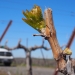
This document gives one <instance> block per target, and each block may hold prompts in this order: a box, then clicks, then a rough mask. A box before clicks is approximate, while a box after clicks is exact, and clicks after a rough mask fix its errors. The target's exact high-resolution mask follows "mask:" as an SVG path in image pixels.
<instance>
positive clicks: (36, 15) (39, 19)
mask: <svg viewBox="0 0 75 75" xmlns="http://www.w3.org/2000/svg"><path fill="white" fill-rule="evenodd" d="M23 15H24V16H25V18H22V20H23V21H24V22H26V23H27V24H28V25H30V26H31V27H33V28H34V29H36V30H37V31H39V32H42V31H41V30H42V28H45V21H44V18H43V15H42V11H41V8H40V7H39V6H37V5H34V7H33V8H32V9H31V10H30V11H28V10H26V11H25V12H24V11H23Z"/></svg>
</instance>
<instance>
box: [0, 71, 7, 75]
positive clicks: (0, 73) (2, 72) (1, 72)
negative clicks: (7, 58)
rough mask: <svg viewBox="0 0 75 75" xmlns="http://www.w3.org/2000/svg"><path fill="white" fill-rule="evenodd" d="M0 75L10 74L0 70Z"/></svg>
mask: <svg viewBox="0 0 75 75" xmlns="http://www.w3.org/2000/svg"><path fill="white" fill-rule="evenodd" d="M0 75H8V73H7V72H5V71H3V70H0Z"/></svg>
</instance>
